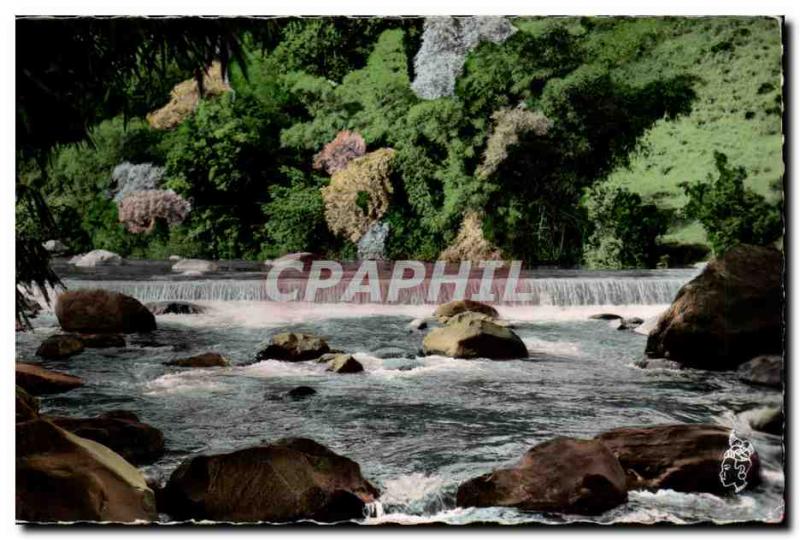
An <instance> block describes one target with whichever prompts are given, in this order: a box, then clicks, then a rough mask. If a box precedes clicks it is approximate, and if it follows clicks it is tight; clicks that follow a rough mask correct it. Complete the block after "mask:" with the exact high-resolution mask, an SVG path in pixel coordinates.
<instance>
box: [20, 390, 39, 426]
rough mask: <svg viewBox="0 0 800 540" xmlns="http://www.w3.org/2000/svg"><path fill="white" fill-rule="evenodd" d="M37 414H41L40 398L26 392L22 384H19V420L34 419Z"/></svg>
mask: <svg viewBox="0 0 800 540" xmlns="http://www.w3.org/2000/svg"><path fill="white" fill-rule="evenodd" d="M37 416H39V400H38V399H36V398H35V397H33V396H32V395H30V394H29V393H28V392H26V391H25V389H24V388H22V387H21V386H17V402H16V419H17V422H25V421H26V420H33V419H34V418H36V417H37Z"/></svg>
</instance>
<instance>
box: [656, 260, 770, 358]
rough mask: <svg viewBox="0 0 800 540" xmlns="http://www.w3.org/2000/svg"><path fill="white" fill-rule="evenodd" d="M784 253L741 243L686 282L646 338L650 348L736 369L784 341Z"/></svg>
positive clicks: (669, 355) (666, 355)
mask: <svg viewBox="0 0 800 540" xmlns="http://www.w3.org/2000/svg"><path fill="white" fill-rule="evenodd" d="M782 267H783V256H782V254H781V253H780V252H779V251H777V250H774V249H771V248H765V247H757V246H746V245H742V246H738V247H735V248H733V249H731V250H730V251H728V252H727V253H726V254H725V255H724V256H722V257H720V258H718V259H714V260H713V261H711V262H710V263H709V264H708V265H707V266H706V267H705V269H704V270H703V271H702V273H701V274H700V275H699V276H697V277H696V278H694V279H693V280H691V281H690V282H689V283H687V284H686V285H684V286H683V287H681V289H680V291H678V295H677V296H676V297H675V301H674V302H673V303H672V305H671V306H670V308H669V309H668V310H667V311H666V313H664V314H663V315H662V316H661V319H660V320H659V321H658V324H657V325H656V328H654V329H653V331H652V332H651V333H650V335H649V337H648V340H647V348H646V350H645V352H646V354H647V355H648V356H650V357H656V358H658V357H664V358H669V359H670V360H675V361H678V362H680V363H682V364H686V365H689V366H692V367H696V368H701V369H715V370H720V369H735V368H736V367H737V366H738V365H739V364H741V363H743V362H745V361H747V360H749V359H751V358H753V357H755V356H757V355H759V354H777V353H780V352H781V350H782V347H783V324H782V317H783V291H782V281H783V279H782V276H783V272H782V269H783V268H782Z"/></svg>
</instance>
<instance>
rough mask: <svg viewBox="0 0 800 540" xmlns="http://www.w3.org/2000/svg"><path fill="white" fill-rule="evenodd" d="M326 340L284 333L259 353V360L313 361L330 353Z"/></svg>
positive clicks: (276, 336) (274, 337) (278, 335)
mask: <svg viewBox="0 0 800 540" xmlns="http://www.w3.org/2000/svg"><path fill="white" fill-rule="evenodd" d="M330 350H331V349H330V347H329V346H328V344H327V343H326V342H325V340H324V339H322V338H320V337H317V336H312V335H309V334H298V333H295V332H284V333H282V334H277V335H275V336H273V337H272V339H271V340H270V344H269V345H268V346H267V347H266V348H264V349H262V350H261V351H259V352H258V354H257V355H256V358H257V359H258V360H287V361H289V362H300V361H303V360H313V359H315V358H319V357H320V356H322V355H323V354H325V353H328V352H330Z"/></svg>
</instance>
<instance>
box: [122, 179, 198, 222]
mask: <svg viewBox="0 0 800 540" xmlns="http://www.w3.org/2000/svg"><path fill="white" fill-rule="evenodd" d="M191 208H192V207H191V205H190V204H189V202H188V201H187V200H186V199H184V198H183V197H181V196H180V195H178V194H177V193H175V192H174V191H172V190H171V189H170V190H162V189H151V190H146V191H133V192H131V193H129V194H128V195H126V196H125V197H124V198H123V199H122V200H121V201H120V202H119V204H118V206H117V210H118V212H119V221H120V222H121V223H123V224H124V225H125V227H126V228H127V229H128V230H129V231H130V232H132V233H143V232H149V231H152V230H153V227H154V226H155V224H156V222H157V221H158V220H159V219H163V220H164V221H165V222H166V223H167V225H169V226H173V225H177V224H179V223H182V222H183V220H185V219H186V216H187V215H188V214H189V211H190V210H191Z"/></svg>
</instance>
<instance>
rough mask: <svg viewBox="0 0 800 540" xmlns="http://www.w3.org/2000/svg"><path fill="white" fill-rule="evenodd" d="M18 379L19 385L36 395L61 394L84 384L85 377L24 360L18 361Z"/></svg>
mask: <svg viewBox="0 0 800 540" xmlns="http://www.w3.org/2000/svg"><path fill="white" fill-rule="evenodd" d="M16 379H17V385H19V386H21V387H22V388H24V389H25V390H26V391H27V392H30V393H31V394H33V395H35V396H41V395H44V394H59V393H61V392H68V391H70V390H72V389H73V388H78V387H79V386H83V379H81V378H80V377H74V376H72V375H67V374H66V373H60V372H58V371H50V370H49V369H44V368H43V367H41V366H37V365H35V364H25V363H23V362H17V365H16Z"/></svg>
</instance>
